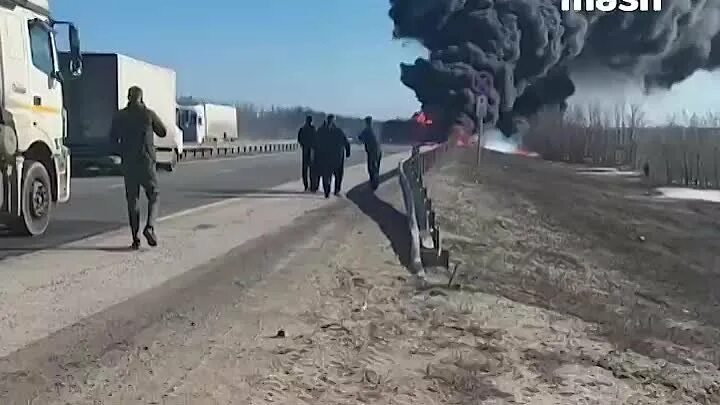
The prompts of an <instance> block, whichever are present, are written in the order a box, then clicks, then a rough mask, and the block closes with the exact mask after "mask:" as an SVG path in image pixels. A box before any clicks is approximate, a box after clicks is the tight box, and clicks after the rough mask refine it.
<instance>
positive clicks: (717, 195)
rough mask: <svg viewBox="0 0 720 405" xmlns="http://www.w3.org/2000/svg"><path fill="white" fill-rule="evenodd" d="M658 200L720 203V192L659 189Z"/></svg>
mask: <svg viewBox="0 0 720 405" xmlns="http://www.w3.org/2000/svg"><path fill="white" fill-rule="evenodd" d="M657 191H658V192H660V196H659V197H660V198H674V199H677V200H702V201H710V202H716V203H720V190H697V189H693V188H681V187H660V188H658V189H657Z"/></svg>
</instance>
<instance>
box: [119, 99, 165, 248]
mask: <svg viewBox="0 0 720 405" xmlns="http://www.w3.org/2000/svg"><path fill="white" fill-rule="evenodd" d="M153 134H157V136H159V137H161V138H164V137H165V136H166V135H167V130H166V129H165V125H163V123H162V121H161V120H160V117H158V116H157V114H156V113H155V111H153V110H151V109H149V108H147V107H146V106H145V103H144V102H143V92H142V89H141V88H139V87H137V86H133V87H131V88H130V90H128V104H127V106H126V107H125V108H123V109H122V110H120V111H118V112H117V113H116V114H115V116H114V117H113V122H112V127H111V129H110V138H111V139H112V141H113V143H114V144H115V145H118V146H119V151H120V157H121V159H122V169H123V177H124V179H125V198H126V199H127V208H128V219H129V221H130V231H131V232H132V249H134V250H137V249H140V238H139V237H138V233H139V232H140V208H139V206H138V205H139V202H140V187H141V186H142V188H143V189H144V190H145V195H146V196H147V199H148V212H147V224H146V225H145V229H144V230H143V236H145V239H147V242H148V244H149V245H150V246H157V236H156V235H155V220H156V219H157V214H158V204H157V199H158V180H157V171H156V160H155V138H154V136H153Z"/></svg>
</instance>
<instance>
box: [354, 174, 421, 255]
mask: <svg viewBox="0 0 720 405" xmlns="http://www.w3.org/2000/svg"><path fill="white" fill-rule="evenodd" d="M397 174H398V170H397V169H395V170H393V171H390V172H388V173H385V174H383V175H382V176H380V184H382V183H384V182H386V181H387V180H389V179H391V178H396V177H397ZM346 195H347V198H348V199H349V200H350V201H352V202H353V203H355V205H357V206H358V208H360V211H362V212H363V213H364V214H365V215H367V216H368V217H370V218H371V219H372V220H373V221H375V223H377V224H378V226H379V227H380V230H381V231H382V232H383V234H385V236H386V237H387V238H388V240H389V241H390V244H391V246H392V248H393V251H395V254H396V255H397V256H398V258H399V259H400V263H402V265H403V266H405V267H408V268H409V265H410V231H409V229H408V221H407V216H405V214H404V213H402V212H400V211H398V210H397V209H396V208H395V207H393V206H392V205H390V204H388V203H387V202H385V201H383V200H382V199H381V198H380V197H378V196H377V195H376V194H375V193H374V192H373V191H372V189H371V188H370V185H369V184H368V183H367V182H366V183H363V184H360V185H358V186H356V187H354V188H353V189H351V190H350V191H349V192H348V193H347V194H346Z"/></svg>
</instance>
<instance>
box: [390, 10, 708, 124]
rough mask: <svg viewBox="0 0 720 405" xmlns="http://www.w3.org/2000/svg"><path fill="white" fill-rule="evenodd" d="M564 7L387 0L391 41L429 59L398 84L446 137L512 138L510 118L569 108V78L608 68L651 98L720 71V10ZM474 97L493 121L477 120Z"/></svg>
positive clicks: (405, 71)
mask: <svg viewBox="0 0 720 405" xmlns="http://www.w3.org/2000/svg"><path fill="white" fill-rule="evenodd" d="M560 2H561V0H390V12H389V15H390V18H391V19H392V20H393V22H394V24H395V30H394V36H395V38H402V39H410V40H415V41H418V42H419V43H420V44H422V45H423V46H424V47H425V48H427V49H428V50H429V54H430V56H429V59H417V60H416V61H415V63H414V64H410V65H408V64H402V65H401V80H402V82H403V83H404V84H405V85H406V86H408V87H410V88H411V89H413V90H414V91H415V94H416V95H417V98H418V100H419V101H420V103H421V104H422V108H423V110H424V111H427V112H429V113H430V114H432V115H433V116H434V117H436V118H435V120H436V122H438V123H440V124H442V125H443V126H444V127H445V128H446V129H447V128H449V127H451V126H453V125H461V126H462V127H463V128H464V129H466V130H467V131H474V129H475V127H476V126H477V124H478V123H479V122H481V121H482V122H485V123H487V124H489V125H493V126H497V127H498V128H500V129H501V130H502V131H503V132H504V133H505V134H511V133H513V132H514V128H513V119H514V117H524V116H530V115H532V114H534V113H536V112H537V111H539V110H540V108H542V107H543V106H548V105H557V106H565V103H566V100H567V98H568V97H570V96H571V95H572V94H573V93H574V92H575V85H574V84H573V82H572V80H571V79H570V72H578V71H582V72H585V73H588V72H589V73H591V72H592V70H593V69H597V68H598V67H609V68H612V69H614V70H617V71H620V72H623V73H625V74H628V75H630V76H631V77H634V78H636V80H637V81H638V82H639V83H642V85H643V86H644V87H645V88H646V89H647V90H650V89H653V88H665V89H667V88H670V87H671V86H672V85H673V84H675V83H678V82H680V81H682V80H684V79H686V78H687V77H689V76H690V75H691V74H692V73H694V72H695V71H697V70H700V69H705V70H714V69H716V68H717V67H718V66H720V36H719V35H718V32H719V31H720V0H673V1H672V2H671V1H668V0H665V1H664V2H663V4H662V6H663V9H662V11H659V12H652V11H651V12H630V13H624V12H619V11H617V12H607V13H603V12H596V13H592V14H585V13H578V12H573V11H569V12H565V11H560ZM478 95H485V96H487V98H488V104H489V111H488V113H487V115H485V116H484V117H477V116H475V102H476V99H477V96H478Z"/></svg>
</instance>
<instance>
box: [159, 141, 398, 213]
mask: <svg viewBox="0 0 720 405" xmlns="http://www.w3.org/2000/svg"><path fill="white" fill-rule="evenodd" d="M395 155H407V152H401V153H393V154H392V155H390V156H395ZM364 165H365V163H358V164H355V165H352V166H348V167H346V168H345V170H348V169H351V168H353V167H358V166H364ZM394 169H395V167H394V166H390V167H388V168H387V170H383V171H382V172H381V174H385V173H387V172H391V171H393V170H394ZM296 183H299V181H298V180H295V181H290V182H287V183H284V184H279V185H277V186H275V187H271V189H283V188H285V187H288V186H290V185H294V184H296ZM242 200H244V197H236V198H228V199H226V200H220V201H215V202H213V203H210V204H205V205H200V206H198V207H193V208H188V209H186V210H183V211H178V212H176V213H174V214H170V215H167V216H164V217H162V218H158V220H157V221H158V222H164V221H168V220H171V219H175V218H180V217H184V216H187V215H190V214H194V213H196V212H200V211H204V210H207V209H210V208H217V207H222V206H225V205H228V204H232V203H235V202H238V201H242Z"/></svg>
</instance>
